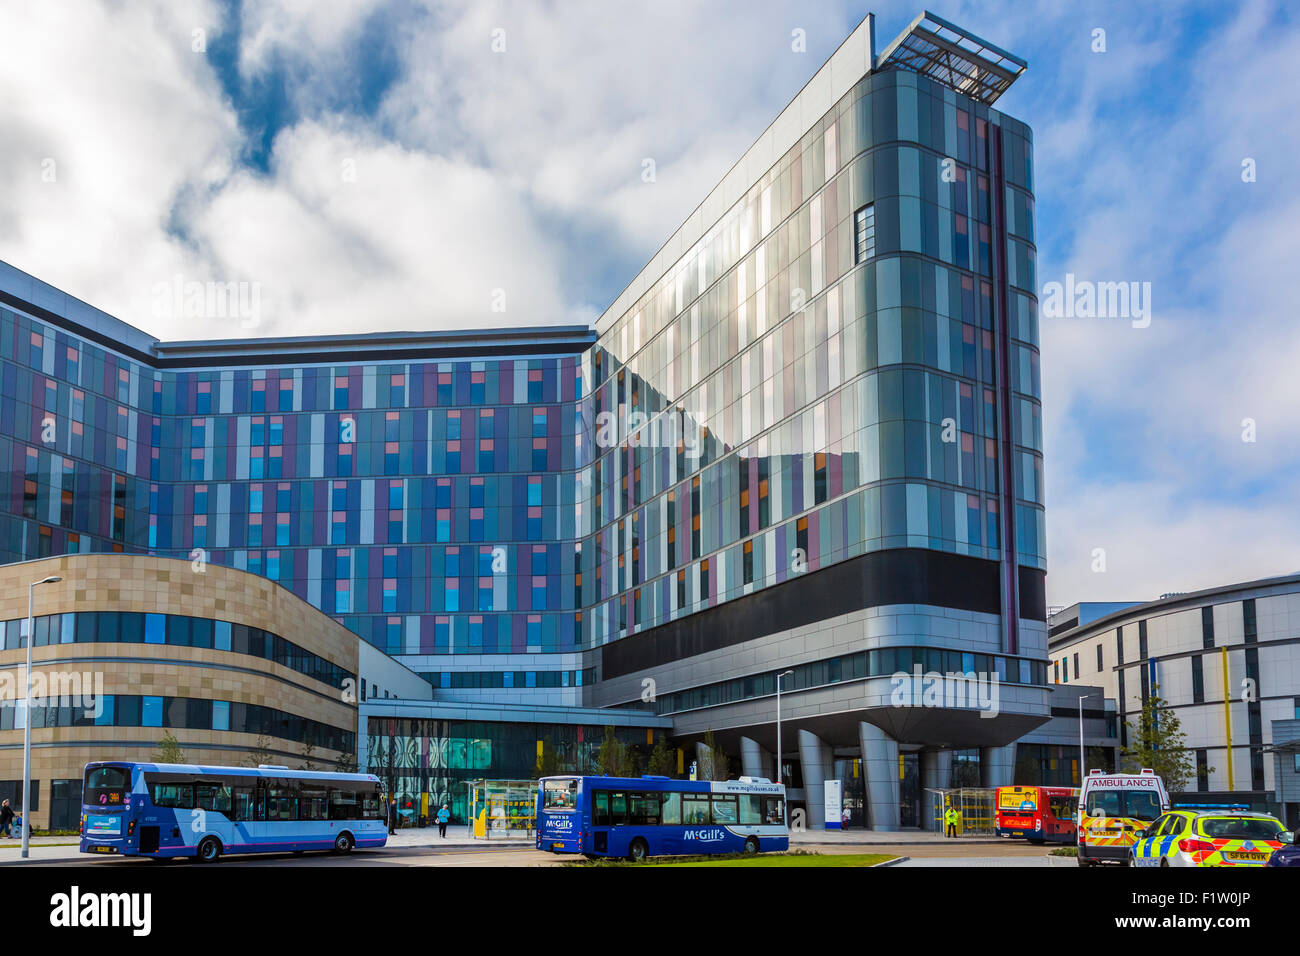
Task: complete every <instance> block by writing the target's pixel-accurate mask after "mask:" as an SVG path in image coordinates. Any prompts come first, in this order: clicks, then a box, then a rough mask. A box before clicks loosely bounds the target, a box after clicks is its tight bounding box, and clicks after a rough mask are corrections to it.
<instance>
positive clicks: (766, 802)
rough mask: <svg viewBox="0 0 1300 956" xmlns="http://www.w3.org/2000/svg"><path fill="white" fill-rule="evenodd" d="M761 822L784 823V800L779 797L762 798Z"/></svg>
mask: <svg viewBox="0 0 1300 956" xmlns="http://www.w3.org/2000/svg"><path fill="white" fill-rule="evenodd" d="M763 822H764V823H769V824H771V823H784V822H785V800H783V799H782V798H781V797H764V798H763Z"/></svg>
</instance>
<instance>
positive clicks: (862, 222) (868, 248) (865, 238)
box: [853, 204, 876, 263]
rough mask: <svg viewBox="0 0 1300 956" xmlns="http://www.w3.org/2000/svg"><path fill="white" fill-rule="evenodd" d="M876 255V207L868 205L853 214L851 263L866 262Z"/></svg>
mask: <svg viewBox="0 0 1300 956" xmlns="http://www.w3.org/2000/svg"><path fill="white" fill-rule="evenodd" d="M875 254H876V207H875V205H873V204H868V205H866V206H863V207H862V208H861V209H859V210H858V211H857V212H856V213H854V214H853V261H854V263H858V262H866V261H867V260H868V259H870V258H871V257H872V256H874V255H875Z"/></svg>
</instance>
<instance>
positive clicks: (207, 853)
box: [195, 837, 221, 863]
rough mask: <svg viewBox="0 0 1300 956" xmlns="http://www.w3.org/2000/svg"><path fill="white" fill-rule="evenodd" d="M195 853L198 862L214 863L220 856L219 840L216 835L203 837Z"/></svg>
mask: <svg viewBox="0 0 1300 956" xmlns="http://www.w3.org/2000/svg"><path fill="white" fill-rule="evenodd" d="M195 855H196V857H197V859H198V861H199V862H200V863H216V862H217V860H218V859H219V858H220V856H221V842H220V841H219V840H218V839H217V838H216V837H204V838H203V839H202V840H200V841H199V850H198V853H197V854H195Z"/></svg>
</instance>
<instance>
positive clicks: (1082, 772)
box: [1079, 693, 1106, 787]
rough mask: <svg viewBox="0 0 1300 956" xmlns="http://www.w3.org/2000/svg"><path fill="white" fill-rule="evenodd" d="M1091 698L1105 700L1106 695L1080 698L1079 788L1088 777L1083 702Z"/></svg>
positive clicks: (1090, 695)
mask: <svg viewBox="0 0 1300 956" xmlns="http://www.w3.org/2000/svg"><path fill="white" fill-rule="evenodd" d="M1089 697H1100V698H1102V699H1103V700H1104V699H1105V697H1106V695H1105V694H1104V693H1102V694H1081V695H1080V696H1079V786H1080V787H1082V786H1083V779H1084V777H1086V776H1087V775H1088V768H1087V767H1086V766H1085V760H1084V756H1083V702H1084V701H1085V700H1087V699H1088V698H1089Z"/></svg>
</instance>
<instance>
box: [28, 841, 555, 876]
mask: <svg viewBox="0 0 1300 956" xmlns="http://www.w3.org/2000/svg"><path fill="white" fill-rule="evenodd" d="M564 859H568V858H559V857H556V856H553V855H552V854H550V853H543V852H541V851H540V850H535V849H533V848H531V847H473V848H465V847H455V848H452V847H447V848H441V847H413V846H411V847H385V848H384V849H382V850H354V851H353V852H352V853H351V854H349V855H348V856H346V857H339V856H335V855H334V854H332V853H304V854H302V855H301V856H295V855H293V854H292V853H258V854H256V855H252V856H230V857H224V858H223V859H222V860H221V861H220V863H219V864H218V865H220V866H221V867H223V868H224V867H230V866H556V865H557V864H559V863H561V862H563V861H564ZM87 864H89V865H92V866H108V867H122V866H144V867H149V868H156V867H166V868H169V869H176V870H177V871H178V872H179V871H181V870H184V869H185V868H187V867H191V866H198V865H199V864H196V863H194V862H192V861H189V860H142V859H125V858H122V857H111V856H107V857H95V856H90V855H89V854H78V855H77V856H76V857H71V858H65V859H59V860H58V861H51V862H49V863H45V864H44V866H85V865H87Z"/></svg>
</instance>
